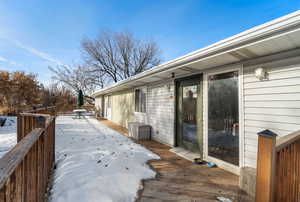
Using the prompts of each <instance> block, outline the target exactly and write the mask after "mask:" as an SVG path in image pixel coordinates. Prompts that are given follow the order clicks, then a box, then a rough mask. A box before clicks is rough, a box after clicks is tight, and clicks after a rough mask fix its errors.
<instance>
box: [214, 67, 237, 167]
mask: <svg viewBox="0 0 300 202" xmlns="http://www.w3.org/2000/svg"><path fill="white" fill-rule="evenodd" d="M208 155H209V156H212V157H215V158H218V159H221V160H223V161H225V162H228V163H231V164H234V165H237V166H238V165H239V83H238V72H237V71H234V72H227V73H222V74H216V75H212V76H209V78H208Z"/></svg>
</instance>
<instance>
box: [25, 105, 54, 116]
mask: <svg viewBox="0 0 300 202" xmlns="http://www.w3.org/2000/svg"><path fill="white" fill-rule="evenodd" d="M24 112H25V113H32V114H35V113H38V114H50V115H52V116H55V115H56V106H50V107H40V108H36V109H32V110H28V111H24Z"/></svg>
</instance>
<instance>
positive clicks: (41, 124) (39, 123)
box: [35, 116, 46, 128]
mask: <svg viewBox="0 0 300 202" xmlns="http://www.w3.org/2000/svg"><path fill="white" fill-rule="evenodd" d="M35 120H36V127H37V128H45V127H46V118H45V117H43V116H38V117H36V119H35Z"/></svg>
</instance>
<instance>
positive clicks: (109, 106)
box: [107, 95, 111, 108]
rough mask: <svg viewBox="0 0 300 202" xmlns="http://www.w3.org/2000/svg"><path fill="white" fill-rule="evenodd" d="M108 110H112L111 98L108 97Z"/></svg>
mask: <svg viewBox="0 0 300 202" xmlns="http://www.w3.org/2000/svg"><path fill="white" fill-rule="evenodd" d="M107 108H111V96H110V95H109V96H107Z"/></svg>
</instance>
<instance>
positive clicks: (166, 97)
mask: <svg viewBox="0 0 300 202" xmlns="http://www.w3.org/2000/svg"><path fill="white" fill-rule="evenodd" d="M174 99H175V96H174V83H173V82H168V83H163V84H159V85H153V86H148V87H147V97H146V102H147V104H146V113H135V120H136V121H139V122H143V123H146V124H149V125H151V127H152V132H151V135H152V138H153V139H154V140H156V141H159V142H162V143H165V144H168V145H174V118H175V117H174V113H175V112H174V102H175V100H174Z"/></svg>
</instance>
